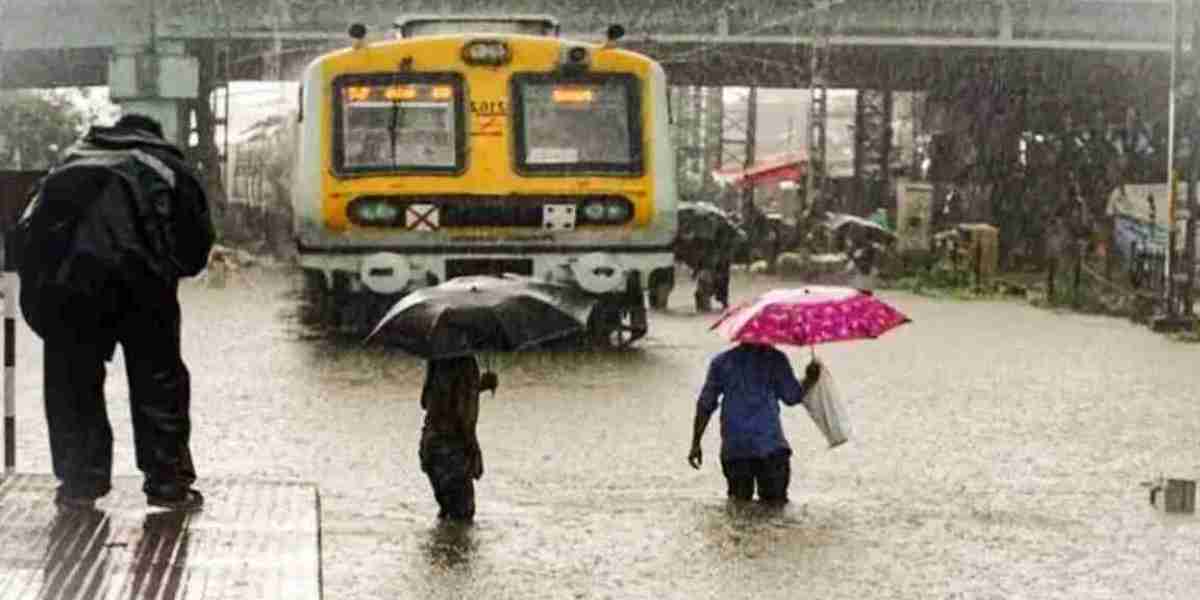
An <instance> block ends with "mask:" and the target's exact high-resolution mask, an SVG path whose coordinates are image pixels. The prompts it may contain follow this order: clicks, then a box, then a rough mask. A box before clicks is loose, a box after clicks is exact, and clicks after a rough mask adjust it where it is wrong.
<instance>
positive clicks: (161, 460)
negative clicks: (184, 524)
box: [121, 289, 204, 510]
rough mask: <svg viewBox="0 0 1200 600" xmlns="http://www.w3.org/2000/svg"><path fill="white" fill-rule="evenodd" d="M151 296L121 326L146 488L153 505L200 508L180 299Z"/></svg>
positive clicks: (168, 291) (169, 293)
mask: <svg viewBox="0 0 1200 600" xmlns="http://www.w3.org/2000/svg"><path fill="white" fill-rule="evenodd" d="M148 296H150V295H149V294H145V295H143V296H142V297H141V298H139V299H138V301H137V302H136V304H135V306H134V308H133V310H131V311H130V313H129V315H128V318H127V319H126V320H125V321H124V322H123V323H122V324H121V347H122V352H123V353H124V355H125V367H126V373H127V375H128V377H129V400H130V409H131V412H132V417H133V440H134V445H135V447H136V453H137V464H138V468H139V469H140V470H141V471H142V473H143V474H144V475H145V483H144V484H143V486H142V488H143V491H144V492H145V493H146V497H147V501H148V502H149V503H150V504H151V505H153V506H162V507H165V508H172V509H178V510H191V509H196V508H200V506H201V505H203V502H204V500H203V496H201V495H200V493H199V492H197V491H196V490H193V489H192V484H193V483H195V481H196V467H195V465H194V464H193V462H192V453H191V449H190V448H189V442H190V438H191V431H192V428H191V415H190V410H191V377H190V374H189V373H188V370H187V366H186V365H184V363H183V358H182V356H181V354H180V335H179V334H180V312H179V301H178V299H177V298H176V297H175V293H174V290H173V289H166V290H162V293H156V294H153V296H152V297H148Z"/></svg>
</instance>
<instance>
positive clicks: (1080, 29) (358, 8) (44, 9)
mask: <svg viewBox="0 0 1200 600" xmlns="http://www.w3.org/2000/svg"><path fill="white" fill-rule="evenodd" d="M812 3H813V2H812V0H755V1H754V2H749V1H746V2H740V3H732V4H731V3H729V2H726V1H725V0H694V1H693V2H687V3H684V2H678V1H675V0H671V1H668V0H645V1H642V2H635V3H630V2H625V1H623V0H521V2H519V3H513V4H519V7H520V9H521V12H525V13H546V14H550V15H556V16H558V17H559V18H561V19H562V20H563V28H564V36H565V37H582V38H590V39H598V37H599V33H600V32H602V31H603V30H604V28H605V27H606V26H607V25H609V24H610V23H612V22H620V23H623V24H625V26H626V29H627V30H628V31H629V32H630V33H629V36H628V38H627V40H626V42H625V45H626V46H628V47H630V48H632V49H635V50H640V51H643V52H645V53H647V54H649V55H651V56H653V57H655V58H657V59H659V60H661V61H663V62H664V63H665V66H666V68H667V70H668V72H669V74H670V75H671V76H672V82H673V83H676V84H679V85H724V86H732V85H738V86H741V85H758V86H766V87H806V86H807V85H808V79H809V76H808V73H807V71H806V66H807V65H808V64H809V60H808V56H807V55H808V53H809V52H810V49H811V47H812V40H811V38H810V37H809V34H810V32H811V26H812V21H811V19H812V18H813V16H812V15H813V11H812V10H811V5H812ZM477 6H478V5H477V3H476V2H475V1H474V0H410V1H409V2H406V3H404V8H405V11H404V12H405V13H407V14H414V13H443V14H444V13H453V12H469V11H472V10H476V8H477ZM829 11H830V12H829V13H828V18H829V26H830V28H831V32H832V35H831V37H830V38H829V44H830V52H831V59H832V72H831V73H830V77H831V80H830V85H831V86H834V87H880V86H882V85H883V84H887V87H889V88H891V89H895V90H903V89H921V88H924V87H926V86H928V85H929V83H930V82H931V81H933V80H936V79H937V77H938V69H939V68H940V65H945V64H948V63H956V62H961V61H973V60H981V59H986V58H987V57H992V56H1000V57H1017V56H1019V57H1023V58H1022V60H1024V62H1025V64H1030V63H1040V64H1043V65H1047V68H1051V69H1054V68H1057V69H1058V70H1060V71H1066V72H1078V71H1080V70H1082V69H1085V68H1089V67H1090V66H1091V65H1094V64H1095V63H1097V62H1100V63H1105V64H1106V65H1107V64H1109V63H1115V64H1116V66H1117V68H1118V69H1123V68H1125V65H1124V63H1127V62H1129V61H1130V60H1134V61H1139V60H1149V61H1151V62H1153V63H1154V67H1155V68H1153V69H1151V72H1152V73H1154V74H1155V75H1156V77H1155V79H1156V81H1155V82H1154V85H1165V80H1166V72H1167V63H1168V58H1167V57H1168V53H1169V49H1170V48H1169V44H1168V38H1169V31H1170V3H1169V2H1168V1H1167V0H1105V1H1099V0H1059V1H1056V2H1045V1H1041V0H1038V1H1033V0H907V1H905V2H896V1H895V0H855V1H854V2H843V3H841V4H835V5H833V6H832V7H831V8H830V9H829ZM399 14H400V10H399V8H398V7H397V5H396V4H395V3H393V2H390V1H387V0H40V1H39V2H36V3H26V2H7V3H0V87H47V86H53V85H63V86H70V85H102V84H104V83H105V69H106V66H107V60H108V56H109V55H110V54H111V52H112V49H113V48H114V47H117V46H121V45H132V46H138V45H142V46H145V45H152V44H153V43H155V41H156V40H160V39H175V40H183V41H185V42H187V43H188V44H189V45H190V46H193V47H201V48H203V47H206V45H207V44H219V45H228V46H229V47H230V48H231V51H232V54H233V56H234V57H236V58H235V59H234V61H233V67H234V72H233V73H232V74H231V77H232V78H234V79H261V78H263V77H264V76H265V74H266V73H268V72H270V69H269V68H268V67H267V65H268V61H269V60H279V61H280V62H282V63H283V70H282V72H283V73H284V74H285V76H286V75H290V74H294V73H296V72H298V71H299V69H300V67H301V66H302V65H303V64H305V63H306V62H307V61H309V60H311V59H312V58H313V57H315V56H316V55H318V54H319V53H320V52H322V51H324V50H328V49H332V48H335V47H341V46H344V45H345V42H346V37H345V29H346V26H347V24H349V23H350V22H354V21H361V22H365V23H368V24H369V25H370V26H372V27H373V28H374V29H375V32H374V33H373V35H372V37H375V38H380V37H384V36H386V35H387V34H388V31H387V27H388V26H389V25H390V23H391V21H392V20H393V19H394V18H395V17H397V16H399ZM276 51H278V52H280V55H279V56H278V57H275V56H274V53H275V52H276ZM200 56H201V57H203V54H200ZM1063 63H1065V64H1063ZM1056 65H1057V66H1056ZM1105 68H1106V69H1107V68H1108V67H1107V66H1106V67H1105ZM1142 71H1143V72H1144V71H1145V69H1142ZM1158 80H1162V83H1161V84H1160V83H1159V81H1158Z"/></svg>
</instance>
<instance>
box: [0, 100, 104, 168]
mask: <svg viewBox="0 0 1200 600" xmlns="http://www.w3.org/2000/svg"><path fill="white" fill-rule="evenodd" d="M85 125H86V116H85V115H84V114H83V113H82V112H81V111H80V110H79V109H77V108H76V107H75V106H74V105H73V104H72V103H71V101H70V99H68V98H67V96H66V95H65V94H60V93H54V92H40V91H39V92H34V91H16V92H0V138H3V143H0V169H44V168H47V167H49V166H50V165H51V164H53V163H54V162H55V161H56V160H57V158H58V154H59V152H61V151H62V150H64V149H66V148H67V147H68V146H70V145H71V144H72V143H74V141H75V140H76V138H78V137H79V135H80V134H81V133H83V129H84V126H85Z"/></svg>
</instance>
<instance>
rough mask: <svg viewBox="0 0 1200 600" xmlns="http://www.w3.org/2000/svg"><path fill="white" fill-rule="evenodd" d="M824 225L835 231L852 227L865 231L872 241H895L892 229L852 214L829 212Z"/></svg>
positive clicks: (885, 242)
mask: <svg viewBox="0 0 1200 600" xmlns="http://www.w3.org/2000/svg"><path fill="white" fill-rule="evenodd" d="M825 226H826V227H828V228H829V229H830V231H833V232H835V233H837V232H839V231H841V230H846V229H854V230H855V231H860V232H863V233H865V234H866V235H867V236H868V237H869V238H871V239H872V240H873V241H877V242H881V243H884V244H887V243H891V242H894V241H896V234H895V233H894V232H892V230H890V229H888V228H887V227H884V226H883V225H880V224H879V223H876V222H875V221H871V220H870V219H864V218H862V217H856V216H854V215H847V214H844V213H829V219H828V220H827V221H826V222H825Z"/></svg>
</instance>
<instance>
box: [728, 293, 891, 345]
mask: <svg viewBox="0 0 1200 600" xmlns="http://www.w3.org/2000/svg"><path fill="white" fill-rule="evenodd" d="M908 322H909V318H908V317H906V316H904V315H903V314H902V313H900V311H898V310H896V309H894V308H892V307H891V306H888V305H887V304H886V303H884V302H883V301H882V300H880V299H879V298H876V297H875V296H874V295H873V294H872V293H871V292H869V291H865V290H857V289H854V288H848V287H833V286H817V285H813V286H808V287H803V288H795V289H785V290H772V291H770V292H767V293H765V294H763V295H761V296H759V297H758V298H755V299H754V300H751V301H749V302H744V303H742V304H739V305H737V306H733V307H730V308H729V309H728V310H726V311H725V312H724V313H723V314H722V315H721V318H720V319H718V320H717V322H716V323H713V325H712V329H715V330H717V333H719V334H721V335H722V336H724V337H725V338H726V339H729V340H731V341H737V342H752V343H757V344H790V345H793V346H815V345H816V344H825V343H829V342H841V341H845V340H856V339H864V338H866V339H870V338H876V337H879V336H880V335H882V334H883V333H884V332H887V331H889V330H891V329H894V328H896V327H898V326H900V325H903V324H904V323H908Z"/></svg>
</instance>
